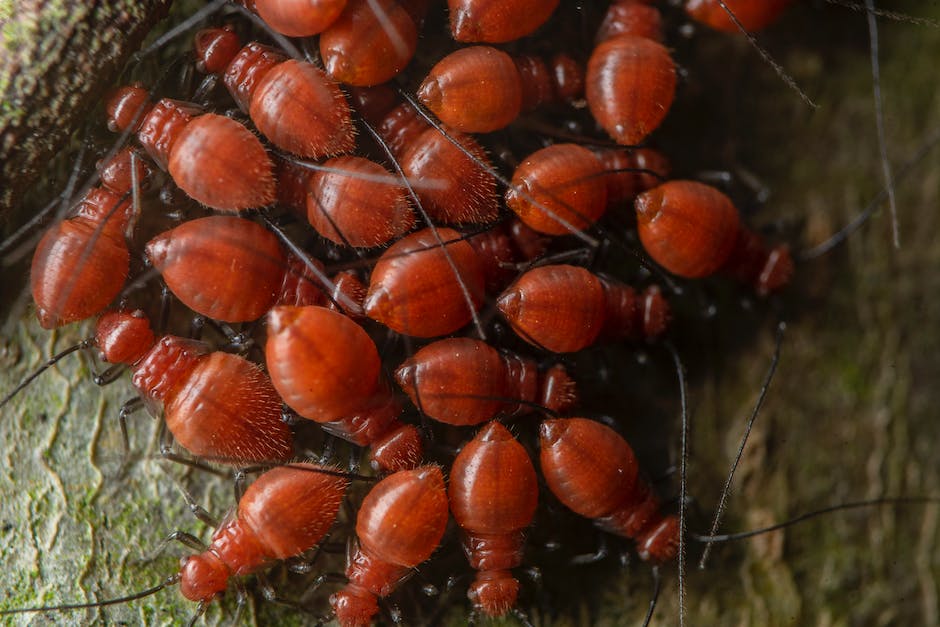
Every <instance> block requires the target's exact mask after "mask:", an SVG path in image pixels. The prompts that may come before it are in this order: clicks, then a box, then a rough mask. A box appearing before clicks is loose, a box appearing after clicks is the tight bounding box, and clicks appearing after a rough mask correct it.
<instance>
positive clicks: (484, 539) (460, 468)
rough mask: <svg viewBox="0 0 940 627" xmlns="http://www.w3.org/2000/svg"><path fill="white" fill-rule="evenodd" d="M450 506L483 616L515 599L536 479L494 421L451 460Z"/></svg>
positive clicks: (516, 446)
mask: <svg viewBox="0 0 940 627" xmlns="http://www.w3.org/2000/svg"><path fill="white" fill-rule="evenodd" d="M448 494H449V497H450V509H451V512H452V513H453V515H454V520H455V521H457V524H458V525H460V527H461V529H463V532H464V541H463V546H464V552H465V553H466V554H467V558H468V559H469V560H470V566H471V567H472V568H474V569H475V570H476V571H478V572H477V576H476V580H475V581H474V582H473V583H472V584H471V586H470V590H469V591H468V593H467V596H468V597H469V598H470V601H471V602H472V603H473V605H474V607H475V608H477V609H478V610H480V611H482V612H483V613H485V614H487V615H488V616H502V615H503V614H505V613H506V612H507V611H509V609H511V608H512V607H513V606H514V605H515V604H516V597H517V595H518V592H519V582H518V581H517V580H516V579H515V578H513V576H512V573H511V571H510V569H512V568H515V567H517V566H519V564H521V563H522V548H523V541H524V534H525V528H526V527H528V526H529V525H530V524H531V523H532V519H533V517H534V516H535V509H536V507H537V505H538V480H537V478H536V476H535V468H534V467H533V466H532V461H531V460H530V459H529V454H528V453H526V450H525V448H523V446H522V445H521V444H519V443H518V442H517V441H516V440H515V439H514V438H513V437H512V434H511V433H509V431H508V430H507V429H506V427H504V426H502V425H501V424H499V423H498V422H491V423H489V424H487V425H486V426H485V427H483V428H482V429H480V432H479V433H477V435H476V437H475V438H473V440H471V441H470V442H469V443H468V444H467V445H466V446H464V448H463V449H462V450H461V451H460V453H459V454H458V455H457V457H456V458H455V459H454V464H453V466H452V467H451V471H450V488H449V491H448Z"/></svg>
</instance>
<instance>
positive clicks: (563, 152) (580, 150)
mask: <svg viewBox="0 0 940 627" xmlns="http://www.w3.org/2000/svg"><path fill="white" fill-rule="evenodd" d="M506 205H507V206H508V207H509V208H510V209H512V210H513V211H514V212H515V213H516V215H518V216H519V219H520V220H522V221H523V222H524V223H525V224H526V225H527V226H528V227H529V228H531V229H534V230H536V231H538V232H539V233H546V234H548V235H566V234H568V233H573V232H576V231H582V230H584V229H586V228H588V227H589V226H591V225H592V224H594V222H596V221H597V220H598V218H600V217H601V216H602V215H603V214H604V211H605V210H606V209H607V180H606V173H605V170H604V165H603V163H601V161H600V159H598V158H597V156H595V154H594V153H593V152H591V151H590V150H588V149H587V148H584V147H583V146H579V145H577V144H554V145H552V146H549V147H547V148H542V149H541V150H537V151H536V152H534V153H532V154H531V155H529V156H528V157H526V158H525V160H523V162H522V163H521V164H519V166H518V167H517V168H516V171H515V172H514V173H513V175H512V185H511V186H510V187H509V189H508V190H506Z"/></svg>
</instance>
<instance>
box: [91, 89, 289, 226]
mask: <svg viewBox="0 0 940 627" xmlns="http://www.w3.org/2000/svg"><path fill="white" fill-rule="evenodd" d="M107 110H108V115H109V125H110V126H111V128H112V129H115V130H125V129H127V128H130V127H131V126H132V125H133V130H134V131H135V132H136V133H137V138H138V140H139V141H140V144H141V145H142V146H143V147H144V148H145V149H146V150H147V152H148V154H150V156H151V157H152V158H153V159H154V161H156V162H157V163H158V164H159V165H160V167H162V168H165V169H166V170H167V171H168V172H169V173H170V176H172V177H173V181H174V182H175V183H176V184H177V185H178V186H179V188H180V189H182V190H183V191H184V192H185V193H186V194H187V195H189V196H190V197H191V198H193V199H194V200H196V201H198V202H201V203H202V204H204V205H206V206H208V207H211V208H212V209H217V210H219V211H229V212H235V211H241V210H243V209H251V208H253V207H262V206H264V205H269V204H271V203H272V202H274V199H275V197H276V190H275V185H274V166H273V164H272V163H271V159H270V158H269V157H268V153H267V152H266V151H265V149H264V146H262V145H261V142H260V141H258V138H257V137H255V136H254V134H252V132H251V131H249V130H248V129H247V128H245V127H244V126H243V125H241V124H239V123H238V122H236V121H235V120H233V119H231V118H227V117H224V116H221V115H216V114H214V113H202V112H201V111H200V110H199V109H198V108H196V107H195V105H191V104H187V103H183V102H178V101H176V100H169V99H166V98H164V99H163V100H160V101H158V102H157V103H156V104H155V105H153V107H152V108H151V107H150V106H149V105H148V104H147V92H146V91H144V90H143V89H142V88H140V87H123V88H121V89H119V90H118V91H117V92H116V93H115V94H114V95H112V97H111V99H110V100H109V102H108V104H107ZM135 116H136V122H135Z"/></svg>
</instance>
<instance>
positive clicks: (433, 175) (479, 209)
mask: <svg viewBox="0 0 940 627" xmlns="http://www.w3.org/2000/svg"><path fill="white" fill-rule="evenodd" d="M354 98H355V100H356V102H357V103H358V105H359V107H358V108H359V110H360V111H361V112H362V113H363V115H364V117H365V118H366V120H367V121H368V122H369V123H370V124H372V125H374V126H375V127H376V131H377V132H378V134H379V136H380V137H381V138H382V141H384V142H385V143H386V144H387V145H388V148H389V150H390V151H391V152H392V154H393V155H394V156H395V159H396V160H397V161H398V163H399V166H400V167H401V169H402V172H403V173H404V175H405V176H406V177H407V179H408V180H409V181H411V182H412V184H413V187H414V191H415V194H416V195H417V196H418V199H419V200H420V201H421V208H422V209H424V211H425V212H426V213H427V215H428V217H429V218H430V219H431V220H433V221H434V222H435V223H436V224H468V223H469V224H485V223H488V222H492V221H493V220H495V219H496V217H497V216H498V214H499V205H498V203H497V197H496V177H495V176H494V172H495V170H494V169H493V167H492V165H491V164H490V161H489V158H488V157H487V156H486V151H485V150H484V149H483V147H482V146H480V144H479V143H478V142H477V141H476V140H475V139H474V138H473V137H472V136H470V135H466V134H464V133H458V132H457V131H453V130H450V129H447V128H444V132H445V133H447V136H446V137H445V136H444V135H443V134H442V133H441V131H439V130H438V129H435V128H433V127H432V126H431V125H430V124H428V122H427V121H425V120H424V118H422V117H421V116H420V115H419V114H418V112H417V111H416V110H415V109H414V107H412V106H411V105H410V104H408V103H402V104H398V105H397V106H396V105H395V103H396V102H397V100H398V99H397V96H395V95H394V94H393V93H391V92H390V90H389V89H388V88H386V87H385V86H379V87H376V88H372V89H359V90H356V91H355V92H354ZM454 142H456V144H455V143H454ZM458 144H459V145H458Z"/></svg>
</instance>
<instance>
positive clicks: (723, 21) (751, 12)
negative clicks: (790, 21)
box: [685, 0, 793, 33]
mask: <svg viewBox="0 0 940 627" xmlns="http://www.w3.org/2000/svg"><path fill="white" fill-rule="evenodd" d="M791 4H793V0H761V1H760V2H754V1H753V0H724V5H725V6H721V4H720V3H719V2H718V1H717V0H686V2H685V11H686V13H688V14H689V15H690V16H691V17H692V18H693V19H694V20H695V21H697V22H700V23H702V24H705V25H706V26H709V27H711V28H714V29H716V30H720V31H724V32H726V33H737V32H739V31H740V29H741V28H743V29H744V30H746V31H756V30H760V29H762V28H766V27H767V26H770V25H771V24H773V23H774V22H776V21H777V20H778V19H779V18H780V16H781V15H782V14H783V12H784V11H785V10H786V9H787V7H788V6H790V5H791ZM729 11H730V12H731V13H733V14H734V17H735V18H737V21H738V22H740V26H738V24H737V23H735V21H734V19H732V17H731V15H729V14H728V12H729Z"/></svg>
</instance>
